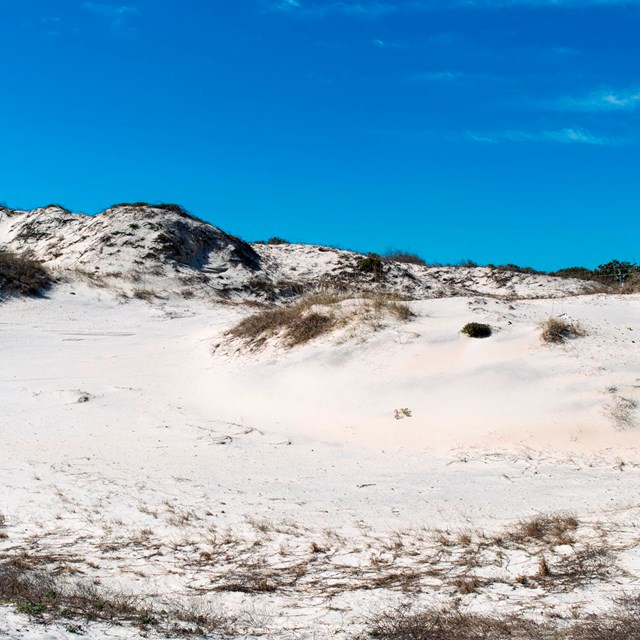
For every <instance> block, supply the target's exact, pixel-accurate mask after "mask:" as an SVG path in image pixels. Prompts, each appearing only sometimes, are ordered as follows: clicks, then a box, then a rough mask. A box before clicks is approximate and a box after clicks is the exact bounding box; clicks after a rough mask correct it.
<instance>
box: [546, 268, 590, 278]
mask: <svg viewBox="0 0 640 640" xmlns="http://www.w3.org/2000/svg"><path fill="white" fill-rule="evenodd" d="M549 275H552V276H556V277H558V278H576V279H578V280H594V279H595V275H594V273H593V271H591V269H586V268H585V267H566V268H565V269H558V271H554V272H553V273H550V274H549Z"/></svg>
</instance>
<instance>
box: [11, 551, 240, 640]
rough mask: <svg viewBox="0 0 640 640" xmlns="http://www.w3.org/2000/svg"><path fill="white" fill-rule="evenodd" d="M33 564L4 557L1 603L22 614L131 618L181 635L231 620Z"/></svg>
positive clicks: (43, 617)
mask: <svg viewBox="0 0 640 640" xmlns="http://www.w3.org/2000/svg"><path fill="white" fill-rule="evenodd" d="M33 564H38V561H37V559H36V560H35V561H34V563H21V562H16V561H11V560H10V561H5V562H4V563H3V564H1V565H0V602H1V603H4V604H12V605H14V606H15V607H16V610H17V611H18V612H19V613H24V614H27V615H29V616H32V617H35V618H37V619H38V620H39V621H41V622H45V623H49V622H52V621H53V620H56V619H61V618H62V619H66V620H83V621H100V622H108V623H116V624H122V623H128V624H133V625H136V626H139V627H141V628H143V629H144V628H154V629H157V630H158V631H161V632H164V633H171V634H179V635H197V636H202V635H204V634H208V633H212V632H214V631H223V630H225V629H226V628H228V625H229V620H227V619H226V618H225V617H223V616H221V615H219V614H217V613H212V612H210V611H205V610H199V609H194V608H189V607H184V608H178V609H171V610H167V609H163V608H154V607H151V606H145V603H144V602H143V601H142V600H141V599H140V598H139V597H136V596H134V595H131V594H127V593H124V592H115V591H108V590H105V589H101V588H98V587H96V586H95V584H93V583H92V582H89V581H86V580H85V581H79V580H76V581H70V580H63V579H62V578H61V577H60V576H59V575H58V574H57V573H55V572H53V571H51V570H48V569H46V568H40V569H33V568H32V565H33Z"/></svg>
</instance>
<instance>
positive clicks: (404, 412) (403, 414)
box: [393, 407, 411, 420]
mask: <svg viewBox="0 0 640 640" xmlns="http://www.w3.org/2000/svg"><path fill="white" fill-rule="evenodd" d="M393 417H394V418H395V419H396V420H404V419H405V418H410V417H411V410H410V409H408V408H407V407H402V408H401V409H396V410H395V411H394V412H393Z"/></svg>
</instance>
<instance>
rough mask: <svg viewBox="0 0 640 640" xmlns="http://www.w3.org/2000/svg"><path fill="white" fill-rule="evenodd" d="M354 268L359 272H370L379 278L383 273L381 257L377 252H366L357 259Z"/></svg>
mask: <svg viewBox="0 0 640 640" xmlns="http://www.w3.org/2000/svg"><path fill="white" fill-rule="evenodd" d="M356 268H357V269H358V271H360V272H361V273H371V274H373V275H374V276H375V277H376V278H380V277H381V276H382V273H383V268H382V258H381V257H380V256H379V255H378V254H377V253H368V254H367V255H366V256H364V257H362V258H359V259H358V262H357V263H356Z"/></svg>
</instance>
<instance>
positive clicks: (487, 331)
mask: <svg viewBox="0 0 640 640" xmlns="http://www.w3.org/2000/svg"><path fill="white" fill-rule="evenodd" d="M460 333H464V334H465V335H466V336H469V337H470V338H489V337H490V336H491V327H490V326H489V325H488V324H482V323H481V322H468V323H467V324H465V325H464V327H462V329H460Z"/></svg>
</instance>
